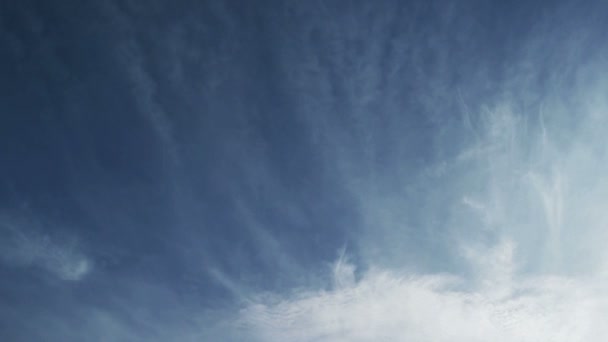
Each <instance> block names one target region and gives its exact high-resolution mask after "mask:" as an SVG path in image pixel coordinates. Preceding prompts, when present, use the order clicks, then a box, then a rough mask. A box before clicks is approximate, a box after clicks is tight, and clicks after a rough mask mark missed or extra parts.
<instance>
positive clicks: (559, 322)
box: [240, 242, 608, 342]
mask: <svg viewBox="0 0 608 342" xmlns="http://www.w3.org/2000/svg"><path fill="white" fill-rule="evenodd" d="M510 249H511V244H510V243H509V242H504V243H502V244H500V245H499V246H497V247H496V248H495V249H494V250H493V251H492V253H490V254H489V255H488V256H489V257H490V258H491V259H488V260H485V262H486V266H490V265H491V266H492V267H494V268H493V272H490V273H487V272H486V273H484V272H485V270H484V269H483V267H482V268H480V270H482V274H483V276H481V278H480V280H481V282H479V284H475V285H472V286H471V287H470V288H469V286H468V285H466V284H463V282H462V281H461V279H458V278H454V277H449V276H444V275H432V276H406V275H403V274H400V273H398V272H390V271H382V270H372V271H369V272H367V273H366V274H364V275H363V276H362V277H361V279H359V280H358V281H356V282H354V283H352V284H351V285H346V286H342V287H336V288H334V289H333V290H329V291H325V290H323V291H313V292H308V293H303V294H298V295H296V296H293V297H286V298H280V299H279V298H266V299H264V300H260V301H258V302H257V303H256V304H251V305H250V306H248V307H247V308H245V309H244V310H243V311H242V312H241V316H240V322H241V324H243V327H244V329H245V330H246V334H247V335H249V336H254V338H257V340H260V341H452V342H453V341H520V342H521V341H599V340H601V337H605V336H608V328H606V326H605V324H603V319H602V318H603V317H604V318H605V317H608V301H607V300H608V298H607V297H606V295H605V294H604V291H603V286H602V285H601V284H602V282H601V281H600V279H585V280H581V279H578V280H575V279H571V278H566V277H535V278H525V277H524V278H514V276H513V274H512V269H511V267H512V265H511V264H510V263H509V262H505V260H506V259H505V258H509V255H510V254H511V250H510ZM347 266H348V268H347V269H348V270H353V269H354V268H353V267H352V265H347ZM346 273H347V272H346ZM335 276H336V277H346V278H352V277H353V275H352V274H345V272H338V273H335ZM335 280H337V281H336V284H343V283H344V282H343V281H342V280H340V279H335ZM487 284H492V286H485V285H487ZM496 288H500V289H502V291H500V292H496V291H495V290H496Z"/></svg>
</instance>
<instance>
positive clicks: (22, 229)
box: [0, 218, 93, 281]
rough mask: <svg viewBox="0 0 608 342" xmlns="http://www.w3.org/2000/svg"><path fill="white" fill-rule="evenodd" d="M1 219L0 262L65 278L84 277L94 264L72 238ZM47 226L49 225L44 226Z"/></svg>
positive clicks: (71, 279)
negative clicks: (64, 237)
mask: <svg viewBox="0 0 608 342" xmlns="http://www.w3.org/2000/svg"><path fill="white" fill-rule="evenodd" d="M23 223H24V222H23V221H17V220H11V219H7V218H4V219H3V220H2V221H1V222H0V233H1V234H2V236H3V238H2V240H1V241H0V261H2V262H3V263H4V264H6V265H9V266H13V267H24V268H29V267H34V268H38V269H42V270H45V271H46V272H48V273H50V274H52V275H54V276H56V277H57V278H59V279H62V280H66V281H77V280H81V279H83V278H84V277H85V276H86V275H87V274H88V273H89V272H90V271H91V270H92V267H93V264H92V262H91V260H90V259H89V258H87V257H86V256H85V255H83V254H82V253H81V252H80V251H79V249H78V245H77V243H76V241H75V240H74V239H69V238H68V239H59V238H58V237H53V236H51V235H49V234H44V233H42V232H40V231H37V230H35V229H34V228H31V227H27V226H24V225H23ZM47 228H48V227H47Z"/></svg>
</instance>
